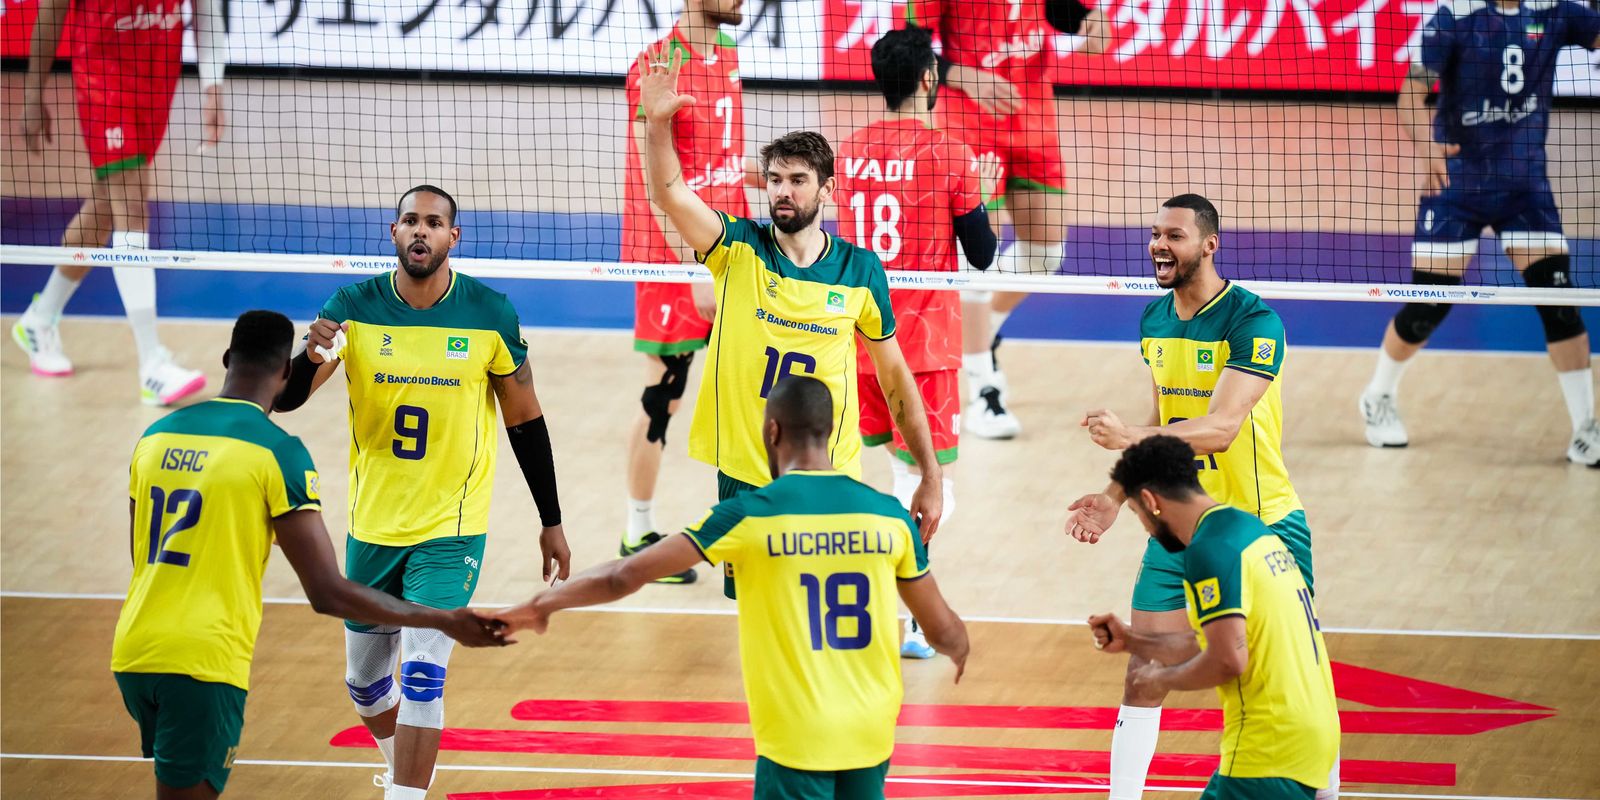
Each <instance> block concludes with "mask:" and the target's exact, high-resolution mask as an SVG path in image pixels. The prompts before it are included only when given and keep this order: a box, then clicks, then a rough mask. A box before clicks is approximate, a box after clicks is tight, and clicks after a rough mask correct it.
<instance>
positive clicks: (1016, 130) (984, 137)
mask: <svg viewBox="0 0 1600 800" xmlns="http://www.w3.org/2000/svg"><path fill="white" fill-rule="evenodd" d="M934 114H935V115H936V119H937V121H938V123H937V124H938V126H939V127H940V128H941V129H943V130H945V131H948V132H949V133H950V135H951V136H954V137H956V138H957V139H959V140H961V142H962V143H964V144H966V145H967V146H968V147H970V148H972V152H973V154H974V155H976V156H978V157H979V158H983V157H984V156H985V155H988V154H991V153H992V154H994V155H995V156H997V157H998V158H999V159H1000V169H1001V173H1000V186H1001V187H1003V191H1004V192H1009V191H1011V190H1023V191H1042V192H1056V193H1061V192H1065V191H1066V190H1067V165H1066V162H1065V161H1064V160H1062V158H1061V133H1060V130H1059V128H1058V127H1057V125H1056V101H1055V98H1054V97H1052V96H1050V95H1043V96H1040V97H1030V98H1028V99H1027V100H1026V101H1025V103H1024V104H1023V109H1022V110H1021V111H1019V112H1017V113H1015V114H1012V115H1011V116H1009V117H993V116H990V115H989V114H987V113H985V112H984V111H983V109H982V108H980V107H979V106H978V104H977V103H974V102H972V101H971V100H969V99H967V96H966V95H964V94H962V93H960V92H956V91H944V92H940V93H939V105H938V106H937V107H936V108H935V109H934Z"/></svg>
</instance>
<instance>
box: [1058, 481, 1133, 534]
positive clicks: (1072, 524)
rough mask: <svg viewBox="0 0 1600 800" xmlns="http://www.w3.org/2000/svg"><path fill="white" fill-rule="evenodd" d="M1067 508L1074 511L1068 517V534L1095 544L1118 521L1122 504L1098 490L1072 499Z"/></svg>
mask: <svg viewBox="0 0 1600 800" xmlns="http://www.w3.org/2000/svg"><path fill="white" fill-rule="evenodd" d="M1067 510H1068V511H1070V512H1072V513H1071V514H1070V515H1069V516H1068V517H1067V525H1066V532H1067V535H1068V536H1071V537H1072V538H1074V539H1077V540H1078V541H1080V542H1084V543H1087V544H1094V543H1095V542H1098V541H1100V536H1101V535H1102V534H1104V533H1105V532H1106V531H1108V530H1110V529H1111V525H1112V523H1114V522H1116V521H1117V513H1118V512H1119V511H1121V510H1122V504H1121V503H1118V502H1117V501H1116V500H1114V499H1112V498H1111V497H1110V496H1108V495H1106V494H1103V493H1100V492H1096V493H1094V494H1086V495H1084V496H1082V497H1080V498H1078V499H1077V500H1074V501H1072V505H1070V506H1067Z"/></svg>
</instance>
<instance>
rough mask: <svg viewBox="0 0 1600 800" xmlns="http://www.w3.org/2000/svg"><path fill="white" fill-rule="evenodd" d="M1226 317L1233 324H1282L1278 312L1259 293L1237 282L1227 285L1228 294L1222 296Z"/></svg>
mask: <svg viewBox="0 0 1600 800" xmlns="http://www.w3.org/2000/svg"><path fill="white" fill-rule="evenodd" d="M1223 302H1224V303H1225V304H1226V305H1225V310H1226V311H1227V317H1228V319H1229V320H1230V321H1231V322H1233V323H1235V324H1245V323H1248V324H1259V323H1266V324H1277V325H1279V326H1282V325H1283V320H1282V319H1281V318H1280V317H1279V316H1278V312H1277V311H1276V310H1274V309H1273V308H1272V306H1270V305H1267V301H1266V300H1263V299H1262V298H1261V295H1258V294H1256V293H1255V292H1252V291H1250V290H1249V289H1246V288H1244V287H1243V286H1240V285H1239V284H1237V283H1234V284H1230V285H1229V286H1228V296H1227V297H1224V298H1223Z"/></svg>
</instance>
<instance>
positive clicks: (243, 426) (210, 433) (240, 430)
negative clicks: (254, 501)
mask: <svg viewBox="0 0 1600 800" xmlns="http://www.w3.org/2000/svg"><path fill="white" fill-rule="evenodd" d="M161 434H177V435H190V436H207V437H214V438H223V439H232V440H235V441H239V442H244V443H246V444H251V445H255V446H257V447H261V448H264V449H266V450H271V451H274V452H276V451H277V450H278V448H279V447H280V446H283V445H284V443H285V442H292V443H293V446H296V447H299V448H300V449H301V450H304V449H305V446H304V445H302V444H300V440H299V439H296V438H295V437H293V436H290V435H289V434H288V432H286V431H285V430H284V429H282V428H280V427H278V425H277V423H275V422H273V421H272V420H271V418H269V417H268V416H267V415H266V412H265V411H263V410H262V409H261V407H260V406H258V405H256V404H255V403H251V402H248V401H245V400H235V399H232V398H224V397H218V398H214V399H211V400H207V401H206V402H204V403H196V404H194V405H192V406H187V407H184V408H180V409H178V410H177V411H174V412H172V413H171V414H168V415H166V416H165V417H162V418H161V419H159V420H157V421H156V422H155V423H154V424H152V425H151V426H150V427H149V428H148V429H146V430H145V433H144V436H145V438H149V437H152V436H159V435H161Z"/></svg>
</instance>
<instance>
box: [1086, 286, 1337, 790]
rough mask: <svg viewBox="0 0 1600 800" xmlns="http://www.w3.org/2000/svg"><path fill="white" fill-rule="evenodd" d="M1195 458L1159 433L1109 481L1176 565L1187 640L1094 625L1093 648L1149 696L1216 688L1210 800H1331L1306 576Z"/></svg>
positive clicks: (1327, 672)
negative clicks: (1112, 656)
mask: <svg viewBox="0 0 1600 800" xmlns="http://www.w3.org/2000/svg"><path fill="white" fill-rule="evenodd" d="M1235 291H1237V290H1235ZM1195 453H1196V451H1195V450H1194V448H1191V447H1190V446H1189V445H1188V444H1187V443H1186V442H1185V441H1184V440H1183V439H1180V438H1178V437H1175V436H1160V435H1157V436H1151V437H1149V438H1146V439H1144V440H1143V441H1140V442H1139V443H1138V444H1135V445H1133V446H1131V447H1129V448H1128V450H1127V451H1126V452H1124V453H1123V454H1122V457H1121V458H1120V459H1118V460H1117V465H1116V466H1115V467H1113V468H1112V470H1111V483H1112V485H1113V486H1115V487H1117V489H1118V491H1120V492H1121V493H1122V494H1123V495H1124V496H1126V497H1127V498H1128V504H1129V505H1131V506H1133V510H1134V514H1136V515H1137V516H1138V517H1139V522H1140V523H1142V524H1143V525H1144V529H1145V530H1146V531H1148V532H1149V534H1150V542H1151V545H1152V546H1153V547H1158V548H1159V549H1160V551H1161V552H1163V553H1168V554H1170V555H1172V556H1173V557H1174V558H1175V559H1176V563H1177V565H1178V568H1179V570H1180V573H1179V574H1180V578H1181V584H1180V586H1181V589H1182V591H1183V596H1184V598H1185V608H1186V609H1187V612H1186V616H1187V617H1188V620H1187V621H1188V625H1189V629H1185V630H1182V631H1166V630H1150V629H1146V628H1144V627H1142V626H1140V625H1139V624H1138V623H1137V622H1136V623H1134V624H1133V625H1132V626H1131V627H1130V626H1129V625H1128V624H1126V623H1124V622H1123V621H1122V620H1120V619H1117V617H1116V616H1115V615H1113V614H1099V615H1096V616H1093V617H1090V618H1089V627H1090V629H1091V630H1092V631H1093V632H1094V640H1095V647H1096V648H1097V649H1099V650H1101V651H1102V652H1106V653H1122V652H1127V653H1129V654H1130V658H1129V659H1128V661H1129V669H1128V676H1129V683H1130V684H1131V685H1132V686H1135V687H1137V688H1139V689H1140V690H1141V691H1145V692H1147V693H1149V694H1152V695H1165V694H1166V693H1167V692H1169V691H1174V690H1176V691H1199V690H1203V689H1210V688H1215V689H1216V690H1217V696H1218V698H1219V699H1220V700H1221V702H1222V720H1223V722H1222V726H1223V727H1222V731H1223V732H1222V760H1221V762H1220V763H1219V764H1218V766H1217V771H1216V773H1215V774H1214V775H1212V776H1211V781H1210V782H1209V783H1207V784H1206V789H1205V792H1204V793H1202V794H1201V795H1200V797H1201V799H1202V800H1224V799H1228V798H1274V799H1275V800H1312V798H1313V797H1325V796H1333V797H1336V796H1337V795H1338V772H1337V769H1338V755H1339V710H1338V704H1337V701H1336V700H1335V698H1334V694H1333V672H1332V670H1331V669H1330V667H1329V662H1328V647H1327V645H1326V644H1325V643H1324V642H1323V640H1322V631H1321V629H1320V626H1319V625H1318V623H1317V609H1316V605H1315V604H1314V603H1313V602H1312V598H1311V589H1310V585H1309V584H1310V576H1309V575H1308V574H1305V573H1303V572H1302V571H1301V569H1300V564H1299V563H1298V558H1297V554H1296V553H1295V552H1294V551H1295V548H1294V546H1293V545H1292V544H1289V543H1287V542H1286V541H1285V540H1284V539H1282V538H1281V537H1280V536H1276V535H1274V533H1273V530H1272V529H1271V528H1270V527H1268V526H1266V525H1263V524H1262V520H1261V519H1260V518H1259V515H1258V514H1257V513H1255V512H1253V511H1248V510H1244V509H1240V508H1235V507H1231V506H1228V505H1223V504H1220V503H1218V502H1217V501H1215V500H1213V499H1211V496H1209V495H1207V494H1206V489H1205V488H1204V487H1202V486H1201V482H1202V480H1203V477H1202V476H1204V474H1205V471H1206V467H1205V466H1204V465H1205V463H1206V462H1205V460H1204V459H1198V460H1197V459H1196V458H1195ZM1134 613H1136V614H1137V613H1138V612H1137V611H1136V612H1134ZM1190 629H1192V632H1191V630H1190ZM1246 721H1248V723H1249V724H1248V725H1247V724H1246Z"/></svg>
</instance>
